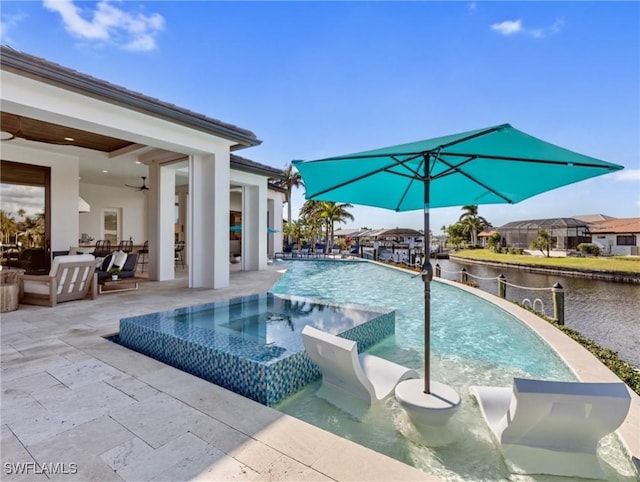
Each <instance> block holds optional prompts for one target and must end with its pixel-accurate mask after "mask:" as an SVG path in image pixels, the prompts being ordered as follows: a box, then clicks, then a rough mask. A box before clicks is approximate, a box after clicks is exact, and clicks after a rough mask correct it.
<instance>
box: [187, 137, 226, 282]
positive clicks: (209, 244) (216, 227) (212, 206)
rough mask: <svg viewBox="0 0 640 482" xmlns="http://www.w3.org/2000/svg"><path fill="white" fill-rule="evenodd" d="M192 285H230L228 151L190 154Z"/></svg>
mask: <svg viewBox="0 0 640 482" xmlns="http://www.w3.org/2000/svg"><path fill="white" fill-rule="evenodd" d="M188 211H189V212H188V219H187V242H188V243H189V249H188V253H187V261H188V264H189V287H190V288H226V287H227V286H229V151H228V150H223V149H221V150H219V151H216V152H215V153H214V154H210V155H201V154H194V155H191V156H189V210H188Z"/></svg>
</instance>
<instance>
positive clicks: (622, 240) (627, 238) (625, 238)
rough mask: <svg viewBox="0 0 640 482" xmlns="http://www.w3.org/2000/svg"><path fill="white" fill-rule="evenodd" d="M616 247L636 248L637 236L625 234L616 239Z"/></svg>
mask: <svg viewBox="0 0 640 482" xmlns="http://www.w3.org/2000/svg"><path fill="white" fill-rule="evenodd" d="M616 245H618V246H635V245H636V235H635V234H623V235H621V236H617V237H616Z"/></svg>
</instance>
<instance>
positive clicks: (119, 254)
mask: <svg viewBox="0 0 640 482" xmlns="http://www.w3.org/2000/svg"><path fill="white" fill-rule="evenodd" d="M112 254H113V264H112V265H111V267H112V268H113V267H115V266H117V267H118V268H120V269H122V267H123V266H124V263H126V261H127V253H125V252H124V251H114V252H113V253H112Z"/></svg>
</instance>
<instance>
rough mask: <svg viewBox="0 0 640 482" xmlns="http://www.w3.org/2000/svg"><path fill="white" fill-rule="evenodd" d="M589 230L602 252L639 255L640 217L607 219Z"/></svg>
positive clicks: (593, 240) (593, 225)
mask: <svg viewBox="0 0 640 482" xmlns="http://www.w3.org/2000/svg"><path fill="white" fill-rule="evenodd" d="M590 230H591V239H592V242H593V243H595V244H597V245H598V246H599V247H600V251H601V252H602V254H611V255H623V256H625V255H633V256H640V218H621V219H607V220H604V221H599V222H595V223H594V224H592V225H591V227H590Z"/></svg>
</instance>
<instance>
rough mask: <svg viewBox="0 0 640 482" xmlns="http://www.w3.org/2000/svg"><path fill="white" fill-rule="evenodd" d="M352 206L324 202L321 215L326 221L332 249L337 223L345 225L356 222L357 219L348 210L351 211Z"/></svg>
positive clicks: (328, 238)
mask: <svg viewBox="0 0 640 482" xmlns="http://www.w3.org/2000/svg"><path fill="white" fill-rule="evenodd" d="M352 207H353V205H352V204H348V203H335V202H326V201H325V202H322V207H321V211H320V215H321V217H322V218H324V219H325V222H326V227H327V240H329V243H330V247H333V232H334V225H335V223H344V222H346V221H347V220H350V221H354V220H355V218H354V217H353V214H351V213H350V212H349V211H347V209H351V208H352Z"/></svg>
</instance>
